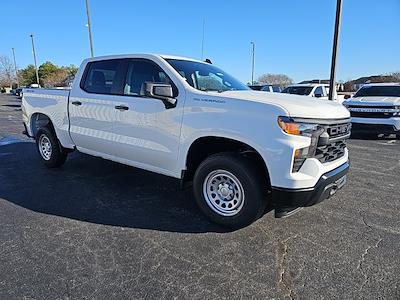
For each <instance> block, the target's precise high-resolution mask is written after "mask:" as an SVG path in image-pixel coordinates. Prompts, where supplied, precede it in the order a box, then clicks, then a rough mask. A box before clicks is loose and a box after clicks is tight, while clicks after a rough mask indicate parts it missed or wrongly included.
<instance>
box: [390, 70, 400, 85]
mask: <svg viewBox="0 0 400 300" xmlns="http://www.w3.org/2000/svg"><path fill="white" fill-rule="evenodd" d="M390 75H391V76H393V77H394V78H395V79H396V80H397V81H398V82H400V71H397V72H392V73H390Z"/></svg>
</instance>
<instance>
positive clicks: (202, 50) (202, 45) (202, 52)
mask: <svg viewBox="0 0 400 300" xmlns="http://www.w3.org/2000/svg"><path fill="white" fill-rule="evenodd" d="M205 27H206V20H205V19H203V37H202V39H201V60H203V59H204V34H205Z"/></svg>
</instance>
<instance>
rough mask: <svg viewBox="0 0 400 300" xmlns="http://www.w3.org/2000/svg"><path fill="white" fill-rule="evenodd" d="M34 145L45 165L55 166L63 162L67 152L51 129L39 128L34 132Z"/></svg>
mask: <svg viewBox="0 0 400 300" xmlns="http://www.w3.org/2000/svg"><path fill="white" fill-rule="evenodd" d="M36 146H37V149H38V152H39V155H40V158H41V159H42V162H43V163H44V164H45V165H46V166H47V167H49V168H57V167H60V166H61V165H63V164H64V163H65V161H66V159H67V155H68V152H67V150H66V149H64V148H63V147H62V146H61V145H60V143H59V141H58V139H57V137H56V135H55V133H54V131H53V130H50V129H49V128H47V127H43V128H40V129H39V130H38V132H37V134H36Z"/></svg>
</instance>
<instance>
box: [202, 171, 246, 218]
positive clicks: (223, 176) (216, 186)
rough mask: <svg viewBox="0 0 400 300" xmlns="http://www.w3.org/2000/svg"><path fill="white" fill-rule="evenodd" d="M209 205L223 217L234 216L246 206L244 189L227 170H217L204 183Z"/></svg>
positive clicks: (204, 193)
mask: <svg viewBox="0 0 400 300" xmlns="http://www.w3.org/2000/svg"><path fill="white" fill-rule="evenodd" d="M203 196H204V199H205V200H206V203H207V205H208V206H209V207H210V208H211V209H212V210H213V211H215V212H216V213H217V214H219V215H221V216H234V215H236V214H237V213H239V211H240V210H241V209H242V207H243V204H244V189H243V186H242V184H241V182H240V181H239V179H238V178H237V177H236V176H235V175H233V174H232V173H230V172H228V171H225V170H215V171H212V172H211V173H209V174H208V175H207V177H206V178H205V180H204V183H203Z"/></svg>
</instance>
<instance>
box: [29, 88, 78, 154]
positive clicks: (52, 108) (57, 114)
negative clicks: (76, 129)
mask: <svg viewBox="0 0 400 300" xmlns="http://www.w3.org/2000/svg"><path fill="white" fill-rule="evenodd" d="M68 96H69V90H55V89H54V90H53V89H24V91H23V98H22V114H23V121H24V123H25V124H26V127H27V130H28V133H29V135H30V136H33V135H34V132H33V128H32V121H33V118H34V117H35V114H37V113H40V114H44V115H46V116H47V117H49V119H50V120H51V122H52V123H53V126H54V129H55V131H56V134H57V137H58V139H59V141H60V143H61V145H62V146H63V147H66V148H73V147H74V144H73V142H72V140H71V138H70V135H69V120H68ZM32 117H33V118H32Z"/></svg>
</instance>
